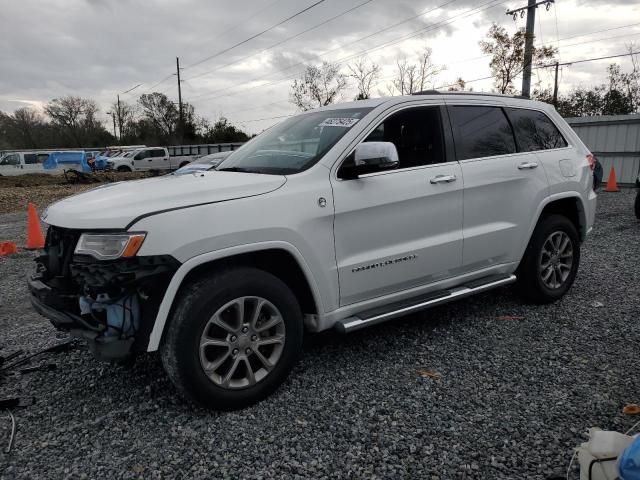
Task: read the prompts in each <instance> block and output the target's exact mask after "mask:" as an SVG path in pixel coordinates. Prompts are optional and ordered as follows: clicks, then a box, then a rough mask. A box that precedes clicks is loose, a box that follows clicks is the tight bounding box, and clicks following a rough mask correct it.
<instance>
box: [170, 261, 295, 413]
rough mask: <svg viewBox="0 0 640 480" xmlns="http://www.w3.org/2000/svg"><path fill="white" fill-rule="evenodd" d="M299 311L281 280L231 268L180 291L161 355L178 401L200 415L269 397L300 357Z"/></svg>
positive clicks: (260, 272)
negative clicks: (200, 411)
mask: <svg viewBox="0 0 640 480" xmlns="http://www.w3.org/2000/svg"><path fill="white" fill-rule="evenodd" d="M302 336H303V324H302V313H301V311H300V306H299V304H298V302H297V300H296V298H295V296H294V295H293V293H292V292H291V290H290V289H289V288H288V287H287V285H285V284H284V282H282V281H281V280H280V279H279V278H277V277H275V276H273V275H271V274H269V273H267V272H264V271H262V270H258V269H254V268H234V269H230V270H226V271H223V272H220V273H216V274H214V275H211V276H208V277H205V278H202V279H200V280H197V281H195V282H193V283H192V284H190V285H189V286H188V288H185V289H184V290H183V292H182V294H181V296H180V298H179V299H178V301H177V305H176V308H175V310H174V312H173V314H172V315H171V318H170V323H169V327H168V331H167V334H166V338H165V340H164V343H163V345H162V347H161V357H162V363H163V365H164V368H165V370H166V371H167V374H168V375H169V378H170V379H171V381H172V382H173V384H174V385H175V386H176V388H177V389H178V391H179V392H180V394H181V395H182V396H183V397H185V398H186V399H188V400H191V401H192V402H194V403H196V404H198V405H201V406H203V407H205V408H211V409H219V410H235V409H240V408H244V407H246V406H249V405H251V404H254V403H256V402H258V401H260V400H262V399H263V398H265V397H266V396H268V395H269V394H271V393H272V392H273V391H274V390H275V389H276V388H278V386H279V385H280V384H281V383H282V382H283V381H284V380H285V379H286V377H287V375H288V374H289V372H290V371H291V369H292V368H293V367H294V365H295V364H296V362H297V360H298V358H299V356H300V353H301V351H302Z"/></svg>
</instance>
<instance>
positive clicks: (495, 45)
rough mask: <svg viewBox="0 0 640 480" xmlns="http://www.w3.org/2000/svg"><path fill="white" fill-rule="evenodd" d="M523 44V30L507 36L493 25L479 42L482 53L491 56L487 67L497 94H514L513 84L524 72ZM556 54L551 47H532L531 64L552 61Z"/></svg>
mask: <svg viewBox="0 0 640 480" xmlns="http://www.w3.org/2000/svg"><path fill="white" fill-rule="evenodd" d="M524 43H525V29H524V28H520V29H518V31H516V32H515V33H514V34H513V35H509V33H508V32H507V30H506V29H505V28H504V27H501V26H499V25H497V24H495V23H494V24H493V25H492V26H491V28H490V29H489V32H488V33H487V40H482V41H481V42H480V49H481V50H482V52H483V53H485V54H487V55H491V62H490V63H489V67H490V68H491V74H492V75H493V77H494V83H495V86H496V89H497V90H498V92H500V93H513V92H515V87H514V86H513V82H514V80H515V78H516V77H517V76H518V75H520V74H521V73H522V71H523V70H524ZM557 52H558V51H557V49H556V48H554V47H551V46H542V47H534V49H533V62H534V63H544V62H550V61H553V60H554V59H555V56H556V54H557Z"/></svg>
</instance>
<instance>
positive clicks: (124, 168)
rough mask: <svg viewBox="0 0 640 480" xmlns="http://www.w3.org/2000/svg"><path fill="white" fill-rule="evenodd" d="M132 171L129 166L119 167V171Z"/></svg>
mask: <svg viewBox="0 0 640 480" xmlns="http://www.w3.org/2000/svg"><path fill="white" fill-rule="evenodd" d="M130 171H131V169H130V168H129V167H123V166H120V167H118V172H130Z"/></svg>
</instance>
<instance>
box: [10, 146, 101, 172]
mask: <svg viewBox="0 0 640 480" xmlns="http://www.w3.org/2000/svg"><path fill="white" fill-rule="evenodd" d="M63 170H78V171H80V172H90V171H91V167H90V166H89V164H88V163H87V155H86V154H85V152H84V151H82V150H69V151H60V152H55V151H50V152H45V151H38V152H9V153H5V154H4V156H2V158H0V175H6V176H13V175H24V174H27V173H57V172H61V171H63Z"/></svg>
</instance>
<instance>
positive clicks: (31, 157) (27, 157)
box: [24, 153, 38, 165]
mask: <svg viewBox="0 0 640 480" xmlns="http://www.w3.org/2000/svg"><path fill="white" fill-rule="evenodd" d="M24 163H26V164H27V165H33V164H35V163H38V156H37V155H36V154H35V153H25V154H24Z"/></svg>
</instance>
